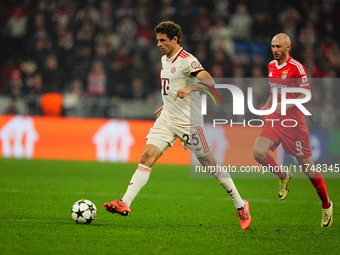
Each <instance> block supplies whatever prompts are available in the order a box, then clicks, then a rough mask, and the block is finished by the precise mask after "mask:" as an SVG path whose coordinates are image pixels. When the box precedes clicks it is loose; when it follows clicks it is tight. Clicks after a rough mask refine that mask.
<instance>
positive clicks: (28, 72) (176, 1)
mask: <svg viewBox="0 0 340 255" xmlns="http://www.w3.org/2000/svg"><path fill="white" fill-rule="evenodd" d="M339 7H340V1H337V0H299V1H294V0H277V1H267V0H256V1H251V0H212V1H204V0H198V1H194V0H161V1H151V0H138V1H137V0H9V1H1V3H0V24H1V32H0V37H1V44H0V47H1V48H0V49H1V50H0V65H1V69H0V72H1V74H0V75H1V78H0V96H1V98H0V100H2V101H3V102H4V100H6V99H9V98H10V100H9V101H6V102H8V103H7V104H5V103H2V107H0V111H1V112H0V113H1V114H4V113H22V111H24V113H25V114H31V115H39V114H43V113H42V111H41V96H42V95H44V94H45V93H48V92H57V93H58V94H59V95H61V96H62V97H61V100H62V102H63V103H62V104H63V107H62V114H64V115H65V116H89V117H121V116H120V114H119V111H118V110H117V109H118V108H119V107H118V106H119V105H120V104H123V103H124V102H131V100H133V101H134V102H142V103H143V104H142V105H147V104H151V105H155V104H157V105H158V104H160V98H159V96H160V95H159V94H160V93H159V90H160V79H159V72H160V68H161V67H160V57H161V54H160V51H159V50H158V49H157V47H156V40H155V35H154V32H153V28H154V27H155V25H157V24H158V22H160V21H163V20H173V21H174V22H176V23H179V24H180V25H181V27H182V29H183V34H184V38H183V43H182V46H183V47H184V48H185V49H186V50H187V51H188V52H190V53H192V54H194V55H195V56H196V57H197V58H198V59H199V60H200V62H201V63H202V65H203V67H204V68H205V69H206V70H207V71H209V72H210V73H211V74H212V76H213V77H214V78H223V77H231V78H262V77H266V76H267V65H268V62H269V61H270V60H271V59H272V54H271V51H270V41H271V38H272V36H273V35H275V34H276V33H279V32H285V33H287V34H288V35H289V36H290V37H291V40H292V45H293V48H292V51H291V54H292V56H293V57H294V58H295V59H297V60H299V61H300V62H301V63H302V64H303V65H304V66H305V68H306V69H307V72H308V75H309V77H310V78H330V79H327V80H330V82H328V84H326V85H322V86H321V85H320V86H313V91H312V92H313V106H314V108H316V109H315V111H316V112H315V114H316V115H317V116H319V118H320V119H321V118H326V119H327V123H328V124H327V125H328V126H327V127H323V128H327V129H332V128H334V127H335V126H339V119H340V115H339V112H340V111H339V109H340V100H338V98H336V97H337V96H339V95H340V94H339V92H340V90H339V88H340V85H338V84H336V83H335V82H334V81H336V80H337V79H335V78H337V77H339V75H340V59H339V45H340V33H339V30H338V29H339V28H338V26H339V24H340V8H339ZM331 78H332V79H331ZM332 83H334V84H332ZM265 86H268V85H267V84H265ZM255 96H257V99H255V100H257V102H259V103H261V102H263V101H265V100H266V99H267V97H268V92H267V91H266V92H265V93H262V92H261V90H260V91H259V93H257V94H255ZM20 100H21V101H20ZM54 100H55V102H58V100H57V99H54ZM48 101H49V102H50V101H53V100H48ZM18 102H24V107H23V108H20V107H19V106H18ZM313 106H312V107H313ZM316 106H317V107H316ZM117 107H118V108H117ZM132 111H133V109H132ZM137 112H139V111H137ZM313 115H314V113H313ZM123 117H124V116H123ZM132 117H133V115H132ZM138 117H139V116H135V118H138ZM318 123H322V122H319V121H315V123H312V125H313V126H314V128H318V125H321V124H318Z"/></svg>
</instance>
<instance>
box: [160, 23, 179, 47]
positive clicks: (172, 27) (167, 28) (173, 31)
mask: <svg viewBox="0 0 340 255" xmlns="http://www.w3.org/2000/svg"><path fill="white" fill-rule="evenodd" d="M155 33H156V34H158V33H161V34H166V35H167V37H168V38H169V39H170V40H172V39H173V38H174V36H177V38H178V39H177V42H178V44H180V43H181V39H182V29H181V27H180V26H179V25H178V24H176V23H175V22H172V21H163V22H161V23H159V24H158V25H157V26H156V27H155Z"/></svg>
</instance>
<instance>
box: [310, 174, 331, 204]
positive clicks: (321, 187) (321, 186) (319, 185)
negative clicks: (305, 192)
mask: <svg viewBox="0 0 340 255" xmlns="http://www.w3.org/2000/svg"><path fill="white" fill-rule="evenodd" d="M309 180H310V181H311V183H312V184H313V186H314V188H315V190H316V193H318V196H319V197H320V199H321V202H322V208H324V209H327V208H329V207H330V204H329V199H328V194H327V188H326V184H325V180H324V179H323V177H322V175H321V173H319V172H317V173H316V174H315V175H314V177H312V178H310V179H309Z"/></svg>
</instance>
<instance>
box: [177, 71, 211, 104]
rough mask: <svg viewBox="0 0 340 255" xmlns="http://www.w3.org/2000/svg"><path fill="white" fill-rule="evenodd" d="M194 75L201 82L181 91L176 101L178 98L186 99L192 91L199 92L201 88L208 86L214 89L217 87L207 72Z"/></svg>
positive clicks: (178, 92)
mask: <svg viewBox="0 0 340 255" xmlns="http://www.w3.org/2000/svg"><path fill="white" fill-rule="evenodd" d="M192 75H194V76H196V78H197V79H198V80H199V81H200V83H195V84H192V85H191V86H188V87H185V88H183V89H179V90H178V91H177V93H176V96H175V98H174V101H176V99H177V97H179V98H184V97H186V95H188V94H190V92H191V91H198V90H199V88H206V85H209V86H212V87H214V86H215V81H214V79H213V78H212V77H211V75H210V74H209V73H208V72H207V71H205V70H202V71H199V72H197V73H195V74H192Z"/></svg>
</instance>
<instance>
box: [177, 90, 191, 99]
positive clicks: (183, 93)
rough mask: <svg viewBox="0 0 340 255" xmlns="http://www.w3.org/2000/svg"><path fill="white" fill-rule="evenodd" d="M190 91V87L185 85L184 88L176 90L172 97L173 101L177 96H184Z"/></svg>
mask: <svg viewBox="0 0 340 255" xmlns="http://www.w3.org/2000/svg"><path fill="white" fill-rule="evenodd" d="M189 93H190V87H186V88H184V89H179V90H177V93H176V96H175V98H174V101H176V99H177V97H179V98H185V96H186V95H188V94H189Z"/></svg>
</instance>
